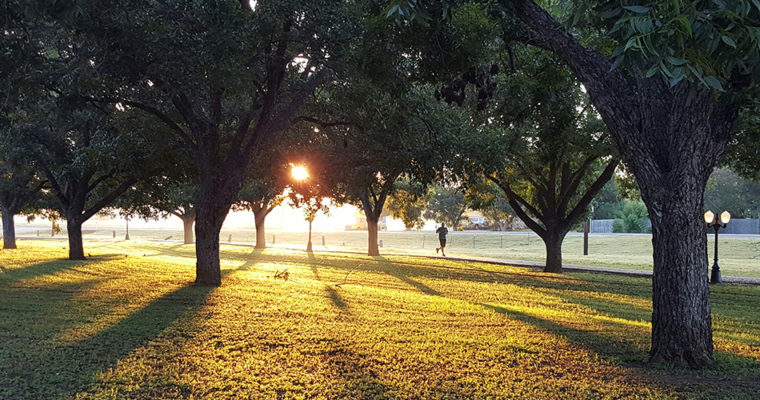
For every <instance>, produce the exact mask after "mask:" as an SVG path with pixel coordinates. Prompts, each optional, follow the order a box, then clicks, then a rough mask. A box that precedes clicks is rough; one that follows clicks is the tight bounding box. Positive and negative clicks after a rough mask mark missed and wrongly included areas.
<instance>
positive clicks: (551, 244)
mask: <svg viewBox="0 0 760 400" xmlns="http://www.w3.org/2000/svg"><path fill="white" fill-rule="evenodd" d="M541 239H543V241H544V245H545V246H546V266H545V267H544V272H552V273H555V274H560V273H562V241H563V240H564V239H565V235H564V234H562V235H560V234H552V233H551V232H548V233H547V234H546V235H545V237H542V238H541Z"/></svg>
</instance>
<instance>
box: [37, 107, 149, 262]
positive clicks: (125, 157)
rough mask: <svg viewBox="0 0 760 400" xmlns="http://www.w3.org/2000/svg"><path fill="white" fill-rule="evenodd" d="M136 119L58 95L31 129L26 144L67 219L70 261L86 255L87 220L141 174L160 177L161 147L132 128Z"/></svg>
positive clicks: (123, 191) (81, 258)
mask: <svg viewBox="0 0 760 400" xmlns="http://www.w3.org/2000/svg"><path fill="white" fill-rule="evenodd" d="M133 122H134V121H131V119H130V115H128V114H127V113H120V112H117V111H116V110H113V111H111V110H104V109H101V108H98V107H92V106H88V105H85V104H82V103H79V102H77V101H74V102H73V103H72V102H71V100H70V99H67V98H62V97H57V98H56V97H54V98H52V99H51V107H50V108H48V109H47V111H46V114H45V116H44V117H43V115H42V114H38V115H37V119H36V122H35V123H32V124H30V125H29V126H27V127H26V130H25V133H24V135H25V139H26V143H27V144H28V146H30V148H31V154H34V155H35V157H36V160H35V161H36V163H37V164H38V165H39V166H40V169H41V170H42V172H43V173H44V176H45V179H46V180H47V181H48V182H49V184H50V187H51V191H52V193H53V194H54V195H55V198H56V200H57V203H58V204H57V207H56V208H57V209H58V210H60V212H61V214H62V215H63V217H64V218H65V219H66V227H67V234H68V238H69V259H71V260H84V259H85V256H84V247H83V242H82V224H83V223H84V222H86V221H87V220H89V219H90V218H92V217H93V216H95V214H97V213H98V212H100V211H101V210H103V209H104V208H106V207H108V206H109V205H111V204H112V203H113V202H114V201H115V200H116V199H117V198H118V197H119V196H120V195H122V194H123V193H125V192H126V191H127V190H128V189H129V188H130V187H132V186H133V185H134V184H136V183H137V182H138V181H139V180H140V178H141V177H144V176H155V175H158V171H157V170H158V169H159V168H160V165H161V164H160V161H159V160H158V158H159V157H154V158H151V155H153V156H157V155H158V154H160V153H161V151H160V149H159V148H155V147H154V146H155V143H150V144H148V143H147V141H146V140H145V137H146V136H145V135H143V134H140V132H138V131H135V130H133V129H132V128H133V126H131V123H133ZM134 129H139V128H134ZM150 148H153V149H154V150H155V152H151V151H148V150H146V149H150ZM152 168H156V170H154V169H152Z"/></svg>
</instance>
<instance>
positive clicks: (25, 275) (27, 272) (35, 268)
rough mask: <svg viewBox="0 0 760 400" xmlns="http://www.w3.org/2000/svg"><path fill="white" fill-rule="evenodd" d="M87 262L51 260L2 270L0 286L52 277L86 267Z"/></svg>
mask: <svg viewBox="0 0 760 400" xmlns="http://www.w3.org/2000/svg"><path fill="white" fill-rule="evenodd" d="M86 264H87V261H70V260H53V261H46V262H42V263H38V264H34V265H30V266H28V267H21V268H11V269H5V268H4V269H3V271H2V272H0V284H10V283H15V282H19V281H23V280H27V279H33V278H37V277H40V276H44V275H53V274H56V273H58V272H61V271H65V270H67V269H71V268H76V267H79V266H83V265H86Z"/></svg>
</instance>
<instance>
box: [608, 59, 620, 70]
mask: <svg viewBox="0 0 760 400" xmlns="http://www.w3.org/2000/svg"><path fill="white" fill-rule="evenodd" d="M622 62H623V57H617V58H616V59H615V61H614V62H613V63H612V66H611V67H610V71H614V70H615V68H617V67H619V66H620V64H621V63H622Z"/></svg>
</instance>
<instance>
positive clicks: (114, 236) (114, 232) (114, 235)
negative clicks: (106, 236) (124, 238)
mask: <svg viewBox="0 0 760 400" xmlns="http://www.w3.org/2000/svg"><path fill="white" fill-rule="evenodd" d="M113 238H114V239H116V231H113Z"/></svg>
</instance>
